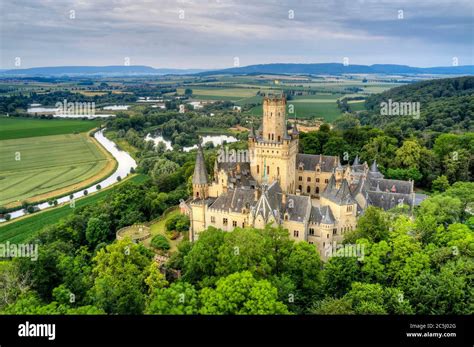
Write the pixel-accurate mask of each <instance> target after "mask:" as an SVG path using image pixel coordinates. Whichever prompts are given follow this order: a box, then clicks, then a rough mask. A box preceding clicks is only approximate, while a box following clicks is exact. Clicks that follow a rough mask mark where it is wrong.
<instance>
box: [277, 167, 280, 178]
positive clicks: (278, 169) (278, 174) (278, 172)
mask: <svg viewBox="0 0 474 347" xmlns="http://www.w3.org/2000/svg"><path fill="white" fill-rule="evenodd" d="M277 176H280V168H279V167H278V166H277Z"/></svg>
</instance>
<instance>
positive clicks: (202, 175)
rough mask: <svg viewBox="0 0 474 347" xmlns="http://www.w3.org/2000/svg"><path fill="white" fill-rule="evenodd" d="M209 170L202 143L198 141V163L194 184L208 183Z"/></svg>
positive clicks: (195, 167)
mask: <svg viewBox="0 0 474 347" xmlns="http://www.w3.org/2000/svg"><path fill="white" fill-rule="evenodd" d="M207 183H208V182H207V170H206V163H205V162H204V154H203V152H202V147H201V143H200V142H199V143H198V150H197V154H196V164H195V165H194V174H193V184H207Z"/></svg>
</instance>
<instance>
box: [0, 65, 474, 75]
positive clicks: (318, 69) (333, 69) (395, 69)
mask: <svg viewBox="0 0 474 347" xmlns="http://www.w3.org/2000/svg"><path fill="white" fill-rule="evenodd" d="M348 73H349V74H429V75H474V65H463V66H446V67H429V68H420V67H411V66H407V65H392V64H375V65H370V66H367V65H348V66H344V65H343V64H338V63H322V64H261V65H249V66H243V67H234V68H229V69H223V70H213V71H209V70H204V69H155V68H153V67H151V66H144V65H130V66H124V65H116V66H52V67H34V68H29V69H10V70H0V77H2V76H22V77H31V76H87V75H97V76H100V75H113V76H128V75H192V74H198V75H203V76H207V75H216V74H231V75H254V74H313V75H341V74H348Z"/></svg>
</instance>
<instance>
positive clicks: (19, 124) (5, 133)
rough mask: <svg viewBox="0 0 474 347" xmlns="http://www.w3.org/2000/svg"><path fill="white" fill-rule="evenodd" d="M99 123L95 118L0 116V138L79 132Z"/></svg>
mask: <svg viewBox="0 0 474 347" xmlns="http://www.w3.org/2000/svg"><path fill="white" fill-rule="evenodd" d="M99 124H100V122H99V121H96V120H80V119H32V118H13V117H0V140H9V139H20V138H24V137H36V136H49V135H59V134H72V133H81V132H85V131H89V130H91V129H93V128H95V127H97V126H98V125H99Z"/></svg>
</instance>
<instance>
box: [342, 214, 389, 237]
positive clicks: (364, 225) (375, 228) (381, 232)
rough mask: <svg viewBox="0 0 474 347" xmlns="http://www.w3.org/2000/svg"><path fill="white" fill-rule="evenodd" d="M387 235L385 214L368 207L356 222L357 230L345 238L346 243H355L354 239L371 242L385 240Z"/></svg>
mask: <svg viewBox="0 0 474 347" xmlns="http://www.w3.org/2000/svg"><path fill="white" fill-rule="evenodd" d="M388 234H389V222H388V219H387V214H386V212H384V211H382V210H381V209H379V208H377V207H374V206H369V207H368V208H367V209H366V210H365V211H364V214H363V215H362V216H361V217H360V218H359V220H358V222H357V228H356V230H354V231H353V232H351V233H349V234H347V235H346V237H345V241H346V242H351V243H355V240H356V239H359V238H366V239H368V240H369V241H372V242H378V241H380V240H386V239H387V238H388Z"/></svg>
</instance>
